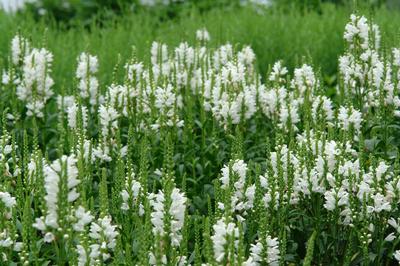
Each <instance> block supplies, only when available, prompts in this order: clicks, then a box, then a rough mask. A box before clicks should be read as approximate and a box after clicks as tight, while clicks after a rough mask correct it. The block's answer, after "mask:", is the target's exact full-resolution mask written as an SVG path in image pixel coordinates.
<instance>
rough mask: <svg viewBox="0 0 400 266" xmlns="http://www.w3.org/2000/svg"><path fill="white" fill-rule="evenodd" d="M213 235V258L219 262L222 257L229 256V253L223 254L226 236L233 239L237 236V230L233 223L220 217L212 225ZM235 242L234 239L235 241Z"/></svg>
mask: <svg viewBox="0 0 400 266" xmlns="http://www.w3.org/2000/svg"><path fill="white" fill-rule="evenodd" d="M213 230H214V235H212V236H211V240H212V242H213V249H214V258H215V260H216V261H217V262H219V263H221V262H222V261H223V259H224V258H229V257H230V255H229V254H225V246H226V245H227V244H229V243H227V239H226V238H227V236H230V237H231V238H233V239H237V238H238V237H239V230H238V228H237V227H236V226H235V224H234V223H226V222H225V220H224V219H223V218H222V219H220V220H218V221H217V223H216V224H214V225H213ZM235 243H236V241H235Z"/></svg>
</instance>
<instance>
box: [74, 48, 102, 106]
mask: <svg viewBox="0 0 400 266" xmlns="http://www.w3.org/2000/svg"><path fill="white" fill-rule="evenodd" d="M98 65H99V63H98V59H97V57H96V56H93V55H90V54H87V53H81V54H80V55H79V57H78V67H77V69H76V77H77V78H78V88H79V91H80V95H81V97H82V98H84V99H86V98H89V102H90V104H91V105H95V104H96V103H97V100H98V87H99V83H98V81H97V78H96V77H95V74H96V73H97V69H98Z"/></svg>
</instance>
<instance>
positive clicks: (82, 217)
mask: <svg viewBox="0 0 400 266" xmlns="http://www.w3.org/2000/svg"><path fill="white" fill-rule="evenodd" d="M75 217H76V219H77V222H76V223H75V224H74V225H73V228H74V230H75V231H77V232H83V231H84V230H85V228H84V227H85V226H86V225H88V224H89V223H91V222H92V220H93V218H94V217H93V216H92V215H91V214H90V211H87V212H86V211H85V208H83V207H82V206H79V207H78V209H77V210H76V211H75Z"/></svg>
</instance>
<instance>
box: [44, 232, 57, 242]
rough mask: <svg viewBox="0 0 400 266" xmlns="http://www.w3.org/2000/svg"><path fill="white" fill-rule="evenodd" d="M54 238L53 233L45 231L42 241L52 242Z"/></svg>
mask: <svg viewBox="0 0 400 266" xmlns="http://www.w3.org/2000/svg"><path fill="white" fill-rule="evenodd" d="M54 239H55V237H54V235H53V233H50V232H47V233H46V234H45V235H44V242H46V243H50V242H53V241H54Z"/></svg>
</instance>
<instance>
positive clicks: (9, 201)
mask: <svg viewBox="0 0 400 266" xmlns="http://www.w3.org/2000/svg"><path fill="white" fill-rule="evenodd" d="M0 200H1V201H2V202H3V203H4V205H5V206H6V208H12V207H14V206H15V205H16V204H17V201H16V200H15V198H14V197H12V196H11V194H10V193H8V192H1V191H0Z"/></svg>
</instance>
